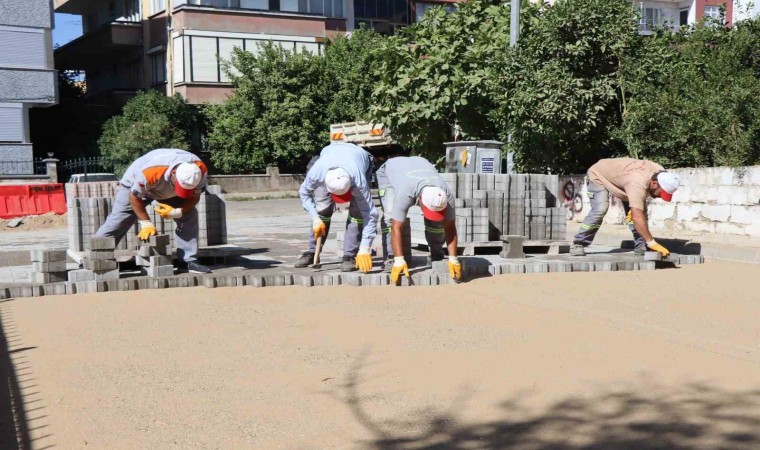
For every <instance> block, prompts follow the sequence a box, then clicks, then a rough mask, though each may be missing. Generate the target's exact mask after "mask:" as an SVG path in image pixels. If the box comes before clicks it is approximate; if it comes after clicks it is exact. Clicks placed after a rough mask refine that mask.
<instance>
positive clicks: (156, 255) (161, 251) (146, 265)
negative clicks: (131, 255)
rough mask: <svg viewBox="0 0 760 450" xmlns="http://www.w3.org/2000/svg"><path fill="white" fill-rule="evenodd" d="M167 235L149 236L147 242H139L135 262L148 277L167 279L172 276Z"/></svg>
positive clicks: (172, 270) (172, 269)
mask: <svg viewBox="0 0 760 450" xmlns="http://www.w3.org/2000/svg"><path fill="white" fill-rule="evenodd" d="M169 242H170V239H169V235H168V234H158V235H155V236H151V237H150V240H149V241H147V242H141V243H140V248H138V250H137V256H135V262H136V263H137V265H138V266H140V267H142V268H143V270H144V271H145V274H146V275H148V276H149V277H168V276H171V275H174V266H173V265H172V257H171V254H172V253H171V250H170V249H169Z"/></svg>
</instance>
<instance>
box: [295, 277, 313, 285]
mask: <svg viewBox="0 0 760 450" xmlns="http://www.w3.org/2000/svg"><path fill="white" fill-rule="evenodd" d="M293 278H294V282H295V284H296V285H297V286H304V287H312V286H314V277H312V276H311V275H294V276H293Z"/></svg>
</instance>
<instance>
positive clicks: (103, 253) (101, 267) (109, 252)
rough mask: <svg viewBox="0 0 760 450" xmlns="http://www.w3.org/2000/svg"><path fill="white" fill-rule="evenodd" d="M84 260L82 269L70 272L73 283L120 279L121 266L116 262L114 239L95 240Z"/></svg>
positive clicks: (89, 244)
mask: <svg viewBox="0 0 760 450" xmlns="http://www.w3.org/2000/svg"><path fill="white" fill-rule="evenodd" d="M87 245H88V249H87V251H85V253H84V257H83V258H82V267H83V268H82V269H77V270H72V271H70V272H69V276H68V279H69V281H70V282H72V283H78V282H82V281H111V280H118V279H119V264H118V263H117V262H116V256H115V253H114V248H115V247H116V242H115V240H114V238H112V237H106V238H97V239H96V238H93V239H91V240H90V241H89V242H88V243H87Z"/></svg>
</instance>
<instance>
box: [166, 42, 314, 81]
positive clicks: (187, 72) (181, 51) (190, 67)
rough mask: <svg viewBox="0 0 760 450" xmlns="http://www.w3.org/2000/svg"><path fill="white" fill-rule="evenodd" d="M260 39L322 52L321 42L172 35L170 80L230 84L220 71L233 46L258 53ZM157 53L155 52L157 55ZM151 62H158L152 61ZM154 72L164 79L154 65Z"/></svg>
mask: <svg viewBox="0 0 760 450" xmlns="http://www.w3.org/2000/svg"><path fill="white" fill-rule="evenodd" d="M263 42H272V43H273V44H274V45H278V46H280V47H282V48H283V49H285V50H287V51H291V52H302V51H303V52H311V53H314V54H319V53H321V51H322V44H320V43H317V42H294V41H285V40H283V41H278V40H271V41H270V40H260V39H243V38H219V37H205V36H183V37H177V38H174V42H173V44H174V61H173V62H172V64H173V66H174V81H173V82H174V83H183V82H185V83H191V82H195V83H230V82H232V80H231V79H230V77H229V76H228V75H227V74H226V73H225V71H224V64H225V63H227V62H229V61H230V60H231V59H232V55H233V52H234V50H235V48H240V49H241V50H244V51H247V52H250V53H253V54H257V53H259V51H260V49H259V44H260V43H263ZM157 55H158V54H156V56H157ZM161 58H163V63H164V65H165V64H166V60H165V55H164V53H161ZM155 64H158V61H156V63H155ZM230 70H231V71H232V74H233V76H234V75H236V74H237V72H236V70H235V68H234V67H231V68H230ZM156 75H163V77H164V80H163V81H165V77H166V73H165V71H164V72H163V74H161V73H157V72H156V69H155V66H154V80H155V76H156Z"/></svg>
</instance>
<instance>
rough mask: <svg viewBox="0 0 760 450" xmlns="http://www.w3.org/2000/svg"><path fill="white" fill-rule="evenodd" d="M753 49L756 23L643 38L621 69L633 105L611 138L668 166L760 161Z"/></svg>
mask: <svg viewBox="0 0 760 450" xmlns="http://www.w3.org/2000/svg"><path fill="white" fill-rule="evenodd" d="M758 44H760V21H759V20H758V19H754V20H748V21H744V22H740V23H738V24H737V25H736V26H734V27H732V28H726V27H722V26H716V24H714V23H711V22H709V21H708V22H705V23H701V24H699V25H697V26H696V27H694V28H684V29H682V30H681V31H680V32H679V33H676V34H672V33H670V32H663V33H660V34H658V35H657V36H654V37H652V38H651V39H648V40H646V42H645V44H644V46H643V48H642V51H640V52H639V53H638V54H637V55H636V58H635V59H634V60H633V61H632V62H633V64H631V65H630V66H629V67H628V68H627V70H626V71H625V72H626V74H625V78H626V79H627V80H630V83H629V84H628V85H626V90H627V94H628V96H629V97H630V100H629V102H628V104H627V110H626V114H625V117H624V120H623V123H622V125H621V126H620V127H619V128H618V129H617V130H616V131H615V133H614V134H615V136H617V137H618V138H619V139H620V140H621V141H623V142H624V143H625V144H626V146H627V148H628V151H629V153H630V155H632V156H634V157H643V158H648V159H653V160H655V161H657V162H660V163H661V164H663V165H665V166H681V167H683V166H715V165H734V166H735V165H751V164H757V163H759V162H760V50H759V49H760V47H759V46H758Z"/></svg>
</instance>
